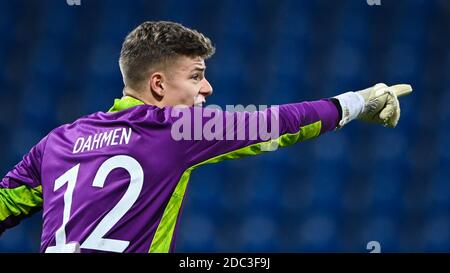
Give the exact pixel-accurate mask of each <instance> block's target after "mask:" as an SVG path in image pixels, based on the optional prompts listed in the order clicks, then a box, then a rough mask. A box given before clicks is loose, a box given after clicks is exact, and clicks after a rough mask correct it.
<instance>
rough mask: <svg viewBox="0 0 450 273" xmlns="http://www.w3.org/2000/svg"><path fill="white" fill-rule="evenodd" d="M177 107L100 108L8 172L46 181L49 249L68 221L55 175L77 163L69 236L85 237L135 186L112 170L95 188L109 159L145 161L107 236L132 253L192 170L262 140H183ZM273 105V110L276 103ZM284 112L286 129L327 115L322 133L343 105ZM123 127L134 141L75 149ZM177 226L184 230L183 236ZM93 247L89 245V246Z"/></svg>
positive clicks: (24, 180)
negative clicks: (175, 127)
mask: <svg viewBox="0 0 450 273" xmlns="http://www.w3.org/2000/svg"><path fill="white" fill-rule="evenodd" d="M190 109H191V110H192V109H193V108H190ZM171 111H173V108H164V109H159V108H157V107H154V106H149V105H140V106H135V107H132V108H129V109H126V110H123V111H119V112H116V113H104V112H97V113H94V114H91V115H88V116H85V117H82V118H80V119H78V120H76V121H75V122H74V123H72V124H66V125H63V126H61V127H59V128H56V129H55V130H53V131H52V132H51V133H50V134H49V135H48V136H47V137H46V138H44V139H43V141H41V142H40V143H39V144H38V145H36V146H35V147H34V148H33V149H32V150H31V152H30V153H29V154H27V155H26V156H25V157H24V160H23V161H22V162H21V163H19V164H18V165H17V166H16V167H15V168H14V169H13V170H12V171H11V172H9V173H8V174H7V176H6V177H5V178H4V179H3V180H2V183H1V188H15V187H18V186H20V185H27V186H29V187H36V186H38V185H42V189H43V199H44V203H43V231H42V238H41V239H42V241H41V251H45V249H46V248H47V247H49V246H54V245H55V232H56V230H57V229H58V228H59V227H60V226H61V224H62V219H63V209H64V193H65V192H66V189H67V184H65V185H64V186H62V187H61V188H59V189H58V190H56V191H54V183H55V180H56V179H58V178H59V177H60V176H61V175H63V174H64V173H66V172H67V171H68V170H70V169H71V168H73V167H74V166H76V165H77V164H80V166H79V172H78V177H77V179H76V184H75V189H74V192H73V196H72V206H71V211H70V219H69V221H68V223H67V225H66V235H67V239H66V241H67V242H71V241H76V242H83V241H84V240H85V239H86V238H87V236H89V234H91V233H92V231H93V230H94V228H95V227H96V226H97V225H98V224H99V222H100V221H101V220H102V219H103V218H104V217H105V215H106V214H108V212H109V211H110V210H111V209H112V208H113V207H114V206H115V205H116V204H117V203H118V202H119V200H120V199H121V198H122V196H123V195H124V194H125V192H126V191H127V189H128V186H129V185H130V175H129V174H128V172H127V171H126V170H125V169H122V168H116V169H114V170H112V171H111V172H110V173H109V175H108V176H107V177H106V180H105V183H104V186H103V188H99V187H93V185H92V183H93V179H94V176H95V174H96V173H97V171H98V169H99V167H100V165H101V164H102V163H103V162H105V161H106V160H108V159H109V158H111V157H114V156H116V155H127V156H130V157H132V158H134V159H135V160H136V161H137V162H139V164H140V165H141V166H142V169H143V171H144V185H143V187H142V190H141V191H140V194H139V197H138V199H137V201H136V202H134V204H133V206H132V207H131V209H129V210H128V211H127V212H126V214H125V215H124V216H123V217H121V218H120V220H119V221H118V222H117V223H116V224H115V225H114V226H112V228H111V229H110V230H109V231H108V232H107V233H106V235H105V236H104V238H111V239H118V240H126V241H130V244H129V246H128V247H127V248H126V249H125V252H148V251H149V248H150V245H151V242H152V239H153V237H154V234H155V232H156V229H157V227H158V224H159V223H160V220H161V217H162V215H163V213H164V209H165V208H166V205H167V204H168V202H169V199H170V197H171V195H172V193H173V191H174V189H175V187H176V186H177V183H178V182H179V180H180V178H181V175H182V174H183V172H184V171H185V170H186V169H187V168H189V167H191V166H193V165H195V164H198V163H200V162H203V161H205V160H207V159H210V158H213V157H215V156H217V155H220V154H224V153H227V152H230V151H233V150H236V149H240V148H243V147H246V146H248V145H251V144H254V143H258V142H261V139H259V138H258V139H256V140H221V141H220V140H210V141H208V140H182V141H175V140H173V139H172V137H171V127H172V124H173V123H174V122H175V121H176V120H177V118H172V117H171ZM192 111H193V110H192ZM202 111H210V110H202ZM267 111H269V112H270V111H271V110H270V108H269V110H267ZM279 113H280V135H281V134H285V133H296V132H298V130H299V128H300V126H305V125H308V124H311V123H314V122H316V121H319V120H321V121H322V129H321V133H324V132H327V131H330V130H333V129H334V128H335V127H336V125H337V123H338V119H339V113H338V110H337V109H336V106H335V105H334V104H333V103H332V102H330V101H329V100H326V99H325V100H320V101H313V102H303V103H295V104H288V105H282V106H280V108H279ZM216 114H219V115H224V117H225V118H224V122H225V121H226V120H227V118H228V119H230V118H239V116H240V115H244V116H245V120H246V121H247V122H248V121H249V120H250V119H252V118H255V117H256V116H255V114H254V113H253V114H252V113H247V112H236V113H229V112H220V111H216ZM266 114H267V113H266ZM208 120H209V118H203V119H202V122H203V123H205V122H207V121H208ZM120 128H124V129H125V130H127V129H129V128H131V131H132V133H131V137H130V140H129V143H128V144H122V145H114V146H105V147H102V148H99V149H94V150H90V151H89V150H88V149H86V150H85V151H84V152H81V151H79V152H77V153H74V150H76V149H75V148H74V145H75V144H76V142H77V139H79V138H80V137H84V138H85V139H87V137H88V136H89V135H91V136H92V135H94V134H99V133H104V132H109V131H110V130H115V129H120ZM223 133H225V132H223ZM234 133H236V132H234ZM117 141H119V139H117ZM75 146H76V145H75ZM180 215H181V212H180V214H179V215H178V218H177V219H180V217H181V216H180ZM10 226H12V223H11V219H9V218H8V219H7V221H4V222H1V223H0V230H2V229H4V228H8V227H10ZM177 227H178V221H177V225H176V228H177ZM176 231H177V229H176V230H175V234H176ZM175 234H174V238H175ZM174 246H175V239H173V240H172V245H171V249H170V250H171V251H174ZM91 251H92V250H88V249H82V252H91Z"/></svg>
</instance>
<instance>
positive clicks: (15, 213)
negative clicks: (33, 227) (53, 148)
mask: <svg viewBox="0 0 450 273" xmlns="http://www.w3.org/2000/svg"><path fill="white" fill-rule="evenodd" d="M47 137H48V136H47ZM47 137H45V138H43V139H42V140H41V141H40V142H39V143H38V144H37V145H36V146H34V147H33V148H32V149H31V150H30V151H29V153H27V154H26V155H25V156H24V157H23V159H22V161H20V162H19V163H18V164H17V165H16V166H15V167H14V168H13V169H12V170H11V171H9V172H8V173H7V174H6V176H5V177H3V179H2V180H1V182H0V234H2V233H3V232H4V231H5V229H7V228H10V227H13V226H15V225H17V224H18V223H19V222H20V221H21V220H22V219H24V218H25V217H28V216H31V215H32V214H33V213H35V212H37V211H39V210H40V209H41V208H42V204H43V200H42V185H41V162H42V158H43V153H44V148H45V144H46V141H47Z"/></svg>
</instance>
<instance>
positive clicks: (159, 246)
mask: <svg viewBox="0 0 450 273" xmlns="http://www.w3.org/2000/svg"><path fill="white" fill-rule="evenodd" d="M321 128H322V122H321V121H320V120H319V121H317V122H315V123H311V124H309V125H306V126H303V127H300V130H299V131H298V132H297V133H295V134H284V135H282V136H280V137H278V138H276V139H273V140H269V141H266V142H260V143H256V144H252V145H249V146H247V147H243V148H240V149H238V150H234V151H231V152H228V153H226V154H222V155H218V156H216V157H213V158H210V159H208V160H206V161H203V162H200V163H198V164H196V165H194V166H192V167H189V168H188V169H187V170H186V171H185V172H184V173H183V174H182V175H181V178H180V181H179V182H178V184H177V186H176V188H175V190H174V192H173V194H172V196H171V198H170V200H169V203H168V204H167V206H166V208H165V210H164V214H163V216H162V218H161V222H160V223H159V225H158V228H157V230H156V233H155V236H154V237H153V240H152V243H151V246H150V249H149V252H150V253H167V252H169V250H170V244H171V243H172V238H173V232H174V230H175V225H176V222H177V218H178V214H179V212H180V208H181V204H182V202H183V198H184V194H185V192H186V187H187V184H188V181H189V177H190V175H191V172H192V170H194V169H195V168H198V167H200V166H202V165H205V164H212V163H217V162H220V161H223V160H227V159H238V158H242V157H245V156H251V155H258V154H261V153H264V152H267V151H269V150H268V149H267V147H271V145H272V144H273V143H272V142H276V143H277V144H278V146H279V147H286V146H290V145H292V144H295V143H297V142H301V141H305V140H309V139H312V138H315V137H317V136H318V135H319V134H320V130H321ZM264 145H266V148H264ZM272 147H273V146H272Z"/></svg>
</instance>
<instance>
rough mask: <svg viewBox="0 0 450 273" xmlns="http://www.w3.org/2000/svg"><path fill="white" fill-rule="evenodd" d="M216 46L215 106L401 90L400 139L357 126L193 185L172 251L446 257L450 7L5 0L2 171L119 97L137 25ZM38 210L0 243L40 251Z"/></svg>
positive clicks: (209, 171) (0, 14)
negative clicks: (184, 31) (406, 92)
mask: <svg viewBox="0 0 450 273" xmlns="http://www.w3.org/2000/svg"><path fill="white" fill-rule="evenodd" d="M146 20H171V21H177V22H180V23H183V24H185V25H186V26H189V27H192V28H195V29H198V30H199V31H201V32H203V33H205V34H206V35H208V36H209V37H210V38H211V39H212V40H213V42H214V44H215V45H216V47H217V53H216V55H215V56H214V57H213V58H212V59H211V60H209V61H208V62H207V65H208V71H207V76H208V78H209V81H210V82H211V83H212V85H213V87H214V90H215V93H214V95H213V96H212V97H211V98H210V99H209V103H211V104H218V105H221V106H225V105H226V104H233V105H234V104H243V105H248V104H256V105H259V104H268V105H270V104H281V103H289V102H297V101H304V100H315V99H319V98H322V97H331V96H333V95H337V94H338V93H342V92H344V91H349V90H357V89H360V88H365V87H368V86H369V85H372V84H375V83H377V82H385V83H387V84H393V83H400V82H406V83H410V84H412V85H413V87H414V88H415V92H414V93H413V95H412V96H410V97H406V98H403V99H402V102H401V105H402V117H401V121H400V123H399V126H398V127H397V128H396V129H395V130H389V129H386V128H382V127H374V126H370V125H367V124H362V123H357V122H354V123H352V124H350V125H349V126H347V127H346V128H344V129H343V130H341V131H338V132H334V133H330V134H328V135H325V136H323V137H321V138H318V139H316V140H314V141H310V142H306V143H301V144H298V145H296V146H294V147H290V148H288V149H282V150H279V151H277V152H275V153H271V154H266V155H262V156H258V157H252V158H244V159H241V160H237V161H229V162H223V163H220V164H219V165H209V166H205V167H203V168H200V169H198V170H196V171H195V172H194V173H193V174H192V178H191V181H190V186H189V189H188V197H187V202H186V204H185V210H184V214H183V217H182V222H181V227H180V229H179V230H180V232H179V234H178V236H177V238H178V244H177V251H178V252H367V250H366V244H367V243H368V242H369V241H379V242H380V244H381V251H383V252H441V251H442V252H450V233H449V231H450V179H449V178H450V168H449V167H450V137H449V135H450V107H449V103H450V87H449V86H450V73H449V71H450V1H447V0H442V1H438V0H427V1H425V0H395V1H394V0H381V6H369V5H367V3H366V1H365V0H341V1H328V0H314V1H312V0H304V1H299V0H258V1H245V0H244V1H242V0H239V1H238V0H223V1H210V0H189V1H182V0H180V1H176V0H164V1H152V0H148V1H144V0H133V1H119V0H117V1H114V0H81V6H68V5H67V4H66V1H65V0H43V1H33V0H30V1H24V0H15V1H8V0H0V37H1V38H0V60H1V65H0V101H1V102H2V104H1V107H0V151H1V152H2V156H1V157H0V173H1V174H6V173H7V172H8V171H9V170H10V169H11V168H12V167H13V166H14V165H15V164H16V163H17V162H18V161H19V160H20V159H21V157H22V156H23V155H24V154H25V153H26V152H27V151H28V150H29V149H30V148H31V147H32V146H33V145H34V144H36V143H37V142H38V141H39V140H40V139H41V138H42V137H44V136H45V135H46V134H47V133H48V132H49V131H50V130H51V129H53V128H54V127H57V126H59V125H61V124H63V123H69V122H72V121H73V120H75V119H76V118H78V117H80V116H82V115H86V114H89V113H91V112H96V111H106V110H107V109H108V108H109V106H110V105H111V103H112V102H113V99H114V98H118V97H120V96H121V92H122V79H121V75H120V72H119V67H118V65H117V59H118V56H119V52H120V48H121V44H122V41H123V38H124V37H125V36H126V34H127V33H128V32H129V31H130V30H131V29H133V28H134V27H135V26H137V25H138V24H139V23H141V22H142V21H146ZM41 217H42V215H41V214H36V215H35V216H33V217H32V218H30V219H27V220H25V221H23V222H22V223H21V224H20V225H19V226H17V227H15V228H14V229H11V230H8V231H6V232H5V233H4V234H3V236H1V237H0V252H36V251H38V248H39V240H40V231H41Z"/></svg>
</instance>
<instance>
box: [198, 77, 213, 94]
mask: <svg viewBox="0 0 450 273" xmlns="http://www.w3.org/2000/svg"><path fill="white" fill-rule="evenodd" d="M212 93H213V88H212V86H211V84H210V83H209V82H208V80H207V79H206V78H204V79H203V82H202V85H201V87H200V94H202V95H203V96H205V97H207V96H211V94H212Z"/></svg>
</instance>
